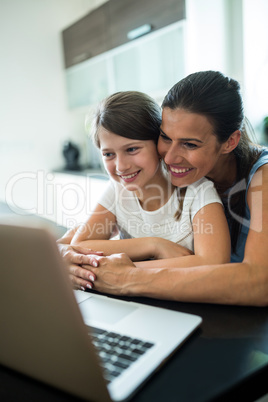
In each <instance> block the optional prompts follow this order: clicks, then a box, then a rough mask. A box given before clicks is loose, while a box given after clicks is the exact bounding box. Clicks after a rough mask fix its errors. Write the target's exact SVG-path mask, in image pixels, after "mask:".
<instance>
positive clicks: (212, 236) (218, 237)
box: [135, 203, 231, 268]
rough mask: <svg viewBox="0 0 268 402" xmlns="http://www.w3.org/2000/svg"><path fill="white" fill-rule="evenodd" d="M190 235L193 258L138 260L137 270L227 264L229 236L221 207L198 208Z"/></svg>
mask: <svg viewBox="0 0 268 402" xmlns="http://www.w3.org/2000/svg"><path fill="white" fill-rule="evenodd" d="M193 232H194V254H193V255H185V256H182V257H179V258H176V257H175V258H174V257H173V258H168V257H169V256H170V255H171V254H168V253H166V259H164V260H158V261H142V262H137V263H136V264H135V265H136V266H137V267H140V268H160V267H166V268H169V267H170V268H171V267H174V268H186V267H194V266H199V265H207V264H222V263H227V262H229V261H230V252H231V251H230V250H231V245H230V234H229V228H228V224H227V221H226V217H225V214H224V211H223V207H222V205H221V204H219V203H213V204H208V205H206V206H205V207H203V208H202V209H200V210H199V211H198V212H197V213H196V215H195V216H194V219H193ZM161 258H163V257H161Z"/></svg>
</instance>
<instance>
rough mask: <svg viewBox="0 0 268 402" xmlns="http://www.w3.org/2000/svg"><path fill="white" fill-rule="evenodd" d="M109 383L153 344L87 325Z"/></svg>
mask: <svg viewBox="0 0 268 402" xmlns="http://www.w3.org/2000/svg"><path fill="white" fill-rule="evenodd" d="M89 328H90V334H91V337H92V339H93V343H94V345H95V347H96V348H97V350H98V352H99V356H100V359H101V365H102V367H103V369H104V378H105V379H106V381H107V382H108V383H109V382H111V381H112V380H113V379H115V378H116V377H118V376H119V375H120V374H121V373H122V372H123V371H124V370H126V369H127V368H128V367H130V365H131V364H133V363H134V362H135V361H137V360H138V359H139V358H140V357H141V356H143V355H144V354H145V353H146V352H147V351H148V350H149V349H150V348H151V347H152V346H153V345H154V344H153V343H151V342H146V341H143V340H141V339H137V338H131V337H130V336H126V335H122V334H118V333H115V332H108V331H105V330H103V329H100V328H95V327H89Z"/></svg>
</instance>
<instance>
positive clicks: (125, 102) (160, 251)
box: [59, 91, 230, 287]
mask: <svg viewBox="0 0 268 402" xmlns="http://www.w3.org/2000/svg"><path fill="white" fill-rule="evenodd" d="M160 124H161V109H160V107H159V106H158V105H157V104H156V102H155V101H154V100H153V99H152V98H150V97H149V96H147V95H145V94H143V93H140V92H133V91H128V92H119V93H116V94H114V95H111V96H109V97H108V98H107V99H105V100H104V101H103V102H102V103H101V104H100V105H99V107H98V109H97V111H96V114H95V118H94V121H93V125H92V126H93V128H92V136H93V140H94V142H95V144H96V145H97V147H98V148H99V149H100V151H101V153H102V158H103V162H104V165H105V168H106V170H107V172H108V174H109V175H110V177H111V181H110V183H109V185H108V187H107V190H106V191H105V193H104V195H103V196H102V197H100V200H99V202H98V204H97V206H96V208H95V210H94V211H93V213H92V214H91V216H90V217H89V218H88V220H87V222H86V223H85V224H83V225H81V226H80V227H79V228H78V230H76V231H75V233H74V231H72V232H71V233H67V234H66V235H65V237H64V238H63V239H60V240H59V243H69V242H70V241H71V245H72V246H83V247H86V248H89V249H92V250H102V251H103V253H104V255H110V254H114V253H121V252H124V253H126V254H127V255H128V256H129V257H130V258H131V259H132V260H133V261H139V260H147V259H162V258H172V257H178V256H188V257H187V258H190V260H189V262H188V263H187V264H188V265H190V266H191V265H197V264H199V265H202V264H207V263H224V262H228V261H229V259H230V239H229V231H228V225H227V222H226V218H225V215H224V211H223V207H222V204H221V201H220V198H219V196H218V194H217V192H216V190H215V189H214V185H213V183H212V182H211V181H209V180H207V179H205V178H201V179H200V180H198V181H197V182H195V183H193V184H191V185H189V186H187V187H185V188H184V189H180V188H175V187H174V186H173V185H172V184H171V183H170V180H169V179H168V175H167V172H166V171H164V170H163V168H162V163H161V159H160V156H159V154H158V152H157V147H156V144H157V141H158V137H159V134H160ZM183 146H184V147H185V149H187V148H188V147H190V146H191V145H190V143H189V140H188V139H185V141H184V143H183ZM177 174H178V175H180V176H182V177H183V176H185V175H187V169H181V170H180V171H178V172H177ZM182 206H183V208H182ZM115 230H118V231H119V235H120V240H113V241H109V239H111V238H112V236H113V234H114V233H115ZM193 253H194V255H192V254H193ZM76 284H77V283H76ZM83 285H84V283H83V280H82V279H81V286H82V287H83ZM85 286H88V287H90V286H89V285H88V284H86V283H85Z"/></svg>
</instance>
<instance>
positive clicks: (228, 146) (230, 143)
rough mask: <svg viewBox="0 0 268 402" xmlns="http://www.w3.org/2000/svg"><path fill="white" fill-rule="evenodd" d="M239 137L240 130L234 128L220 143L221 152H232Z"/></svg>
mask: <svg viewBox="0 0 268 402" xmlns="http://www.w3.org/2000/svg"><path fill="white" fill-rule="evenodd" d="M240 138H241V131H240V130H236V131H234V132H233V133H232V134H231V135H230V137H229V138H228V140H227V141H226V142H225V143H224V144H223V145H222V152H221V153H222V154H229V153H230V152H232V151H233V150H234V149H235V148H236V147H237V145H238V143H239V141H240Z"/></svg>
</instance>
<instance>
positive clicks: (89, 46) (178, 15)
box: [62, 0, 185, 68]
mask: <svg viewBox="0 0 268 402" xmlns="http://www.w3.org/2000/svg"><path fill="white" fill-rule="evenodd" d="M184 18H185V0H165V1H164V0H109V1H108V2H106V3H104V4H103V5H102V6H101V7H99V8H97V9H95V10H93V11H92V12H91V13H89V14H88V15H86V16H85V17H84V18H82V19H81V20H79V21H77V22H76V23H75V24H73V25H71V26H70V27H69V28H67V29H65V30H64V31H63V33H62V36H63V46H64V57H65V67H66V68H68V67H71V66H73V65H75V64H78V63H80V62H82V61H84V60H87V59H89V58H92V57H94V56H97V55H99V54H101V53H104V52H105V51H107V50H110V49H113V48H115V47H117V46H120V45H122V44H124V43H127V42H129V41H131V40H132V39H130V38H129V37H128V33H129V32H130V31H132V30H134V29H137V28H140V27H143V26H144V25H146V26H148V27H149V31H148V33H149V32H153V31H156V30H157V29H159V28H162V27H164V26H166V25H169V24H171V23H173V22H176V21H179V20H181V19H184Z"/></svg>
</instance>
